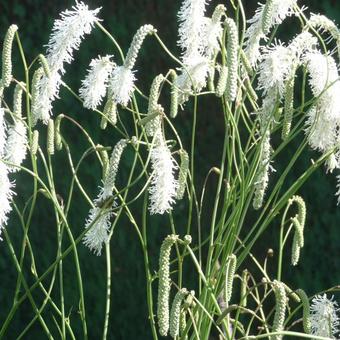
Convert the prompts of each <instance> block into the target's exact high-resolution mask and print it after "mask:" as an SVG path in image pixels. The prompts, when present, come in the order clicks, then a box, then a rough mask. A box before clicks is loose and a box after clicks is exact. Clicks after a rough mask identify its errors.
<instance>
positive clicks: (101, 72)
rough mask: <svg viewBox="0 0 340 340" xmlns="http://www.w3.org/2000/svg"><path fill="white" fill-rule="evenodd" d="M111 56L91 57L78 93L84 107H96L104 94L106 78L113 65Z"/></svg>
mask: <svg viewBox="0 0 340 340" xmlns="http://www.w3.org/2000/svg"><path fill="white" fill-rule="evenodd" d="M111 57H112V56H105V57H98V58H96V59H93V60H92V61H91V63H90V69H89V70H88V73H87V75H86V77H85V79H84V80H82V86H81V88H80V90H79V95H80V97H81V98H82V99H83V100H84V107H86V108H88V109H92V110H94V109H96V108H97V107H98V106H99V105H100V104H101V102H102V99H103V97H104V96H105V94H106V87H107V83H108V78H109V75H110V73H111V72H112V70H113V67H114V63H113V62H112V61H111V60H110V58H111Z"/></svg>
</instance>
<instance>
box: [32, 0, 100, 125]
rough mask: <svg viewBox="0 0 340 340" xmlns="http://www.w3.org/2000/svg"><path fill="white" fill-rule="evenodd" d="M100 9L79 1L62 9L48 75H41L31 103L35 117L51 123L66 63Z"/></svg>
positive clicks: (51, 43)
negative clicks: (92, 8) (34, 97)
mask: <svg viewBox="0 0 340 340" xmlns="http://www.w3.org/2000/svg"><path fill="white" fill-rule="evenodd" d="M99 10H100V8H97V9H95V10H89V9H88V6H87V5H85V4H84V3H82V2H78V1H76V5H75V6H73V7H72V10H66V11H64V12H62V13H61V15H60V17H61V18H60V19H57V20H56V21H55V22H54V25H53V28H52V34H51V36H50V40H49V42H48V44H47V58H46V59H47V64H48V67H49V75H47V74H44V75H41V78H40V80H39V83H38V86H37V90H38V94H37V98H36V99H37V100H36V101H35V102H33V103H32V114H33V115H34V116H35V117H34V119H33V121H37V120H42V121H43V122H44V123H45V124H47V123H48V119H49V117H50V113H51V110H52V102H53V100H55V99H56V98H57V97H58V93H59V88H60V85H61V76H62V75H63V74H64V73H65V69H64V64H65V63H67V64H70V63H71V62H72V60H73V52H74V50H77V49H78V48H79V46H80V43H81V41H82V39H83V37H84V36H85V35H86V34H90V33H91V30H92V28H93V26H94V23H95V22H96V21H98V20H99V19H98V18H97V14H98V12H99Z"/></svg>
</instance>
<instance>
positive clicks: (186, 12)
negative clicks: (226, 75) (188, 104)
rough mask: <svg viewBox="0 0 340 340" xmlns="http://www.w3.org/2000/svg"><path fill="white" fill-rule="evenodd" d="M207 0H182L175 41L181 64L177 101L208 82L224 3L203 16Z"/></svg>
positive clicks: (181, 100) (185, 98) (200, 88)
mask: <svg viewBox="0 0 340 340" xmlns="http://www.w3.org/2000/svg"><path fill="white" fill-rule="evenodd" d="M207 2H208V1H207V0H184V1H183V2H182V6H181V8H180V11H179V12H178V19H179V30H178V32H179V40H178V45H179V46H180V47H181V49H182V61H183V65H184V66H183V68H181V74H180V75H179V76H178V77H177V79H176V86H177V87H178V88H179V89H180V92H179V99H178V102H179V104H183V103H184V102H185V101H187V100H188V98H189V95H190V94H191V93H192V92H193V91H195V92H200V91H201V90H202V89H203V88H204V87H205V86H206V83H207V77H208V73H209V72H210V71H211V60H212V58H213V56H214V53H215V51H216V50H217V49H218V47H219V39H220V38H221V35H222V26H221V18H222V16H223V15H224V13H225V7H224V6H223V5H218V6H217V7H216V9H215V11H214V13H213V15H212V17H211V18H207V17H205V10H206V4H207Z"/></svg>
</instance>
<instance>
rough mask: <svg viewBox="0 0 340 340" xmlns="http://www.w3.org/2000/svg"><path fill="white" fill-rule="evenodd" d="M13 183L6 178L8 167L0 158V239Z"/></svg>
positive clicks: (9, 204) (6, 218)
mask: <svg viewBox="0 0 340 340" xmlns="http://www.w3.org/2000/svg"><path fill="white" fill-rule="evenodd" d="M12 188H13V183H11V181H10V180H9V178H8V169H7V166H6V165H5V163H3V162H2V161H1V160H0V240H2V238H1V233H2V230H3V229H4V228H5V226H6V224H7V220H8V214H9V213H10V211H11V209H12V208H11V201H12V196H13V191H12Z"/></svg>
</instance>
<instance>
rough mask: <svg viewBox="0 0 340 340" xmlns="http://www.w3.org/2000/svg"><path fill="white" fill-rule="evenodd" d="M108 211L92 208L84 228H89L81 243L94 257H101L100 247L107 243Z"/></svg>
mask: <svg viewBox="0 0 340 340" xmlns="http://www.w3.org/2000/svg"><path fill="white" fill-rule="evenodd" d="M111 215H112V213H111V211H110V210H106V211H103V209H100V208H98V207H95V208H92V209H91V210H90V214H89V217H88V219H87V220H86V224H85V228H90V229H89V231H88V232H87V233H86V234H85V236H84V239H83V243H84V244H85V246H87V247H88V248H89V249H90V250H91V251H93V252H94V253H95V254H96V255H98V256H99V255H101V251H102V247H103V244H104V243H105V242H107V241H108V237H109V229H110V226H111V224H110V217H111Z"/></svg>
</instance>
